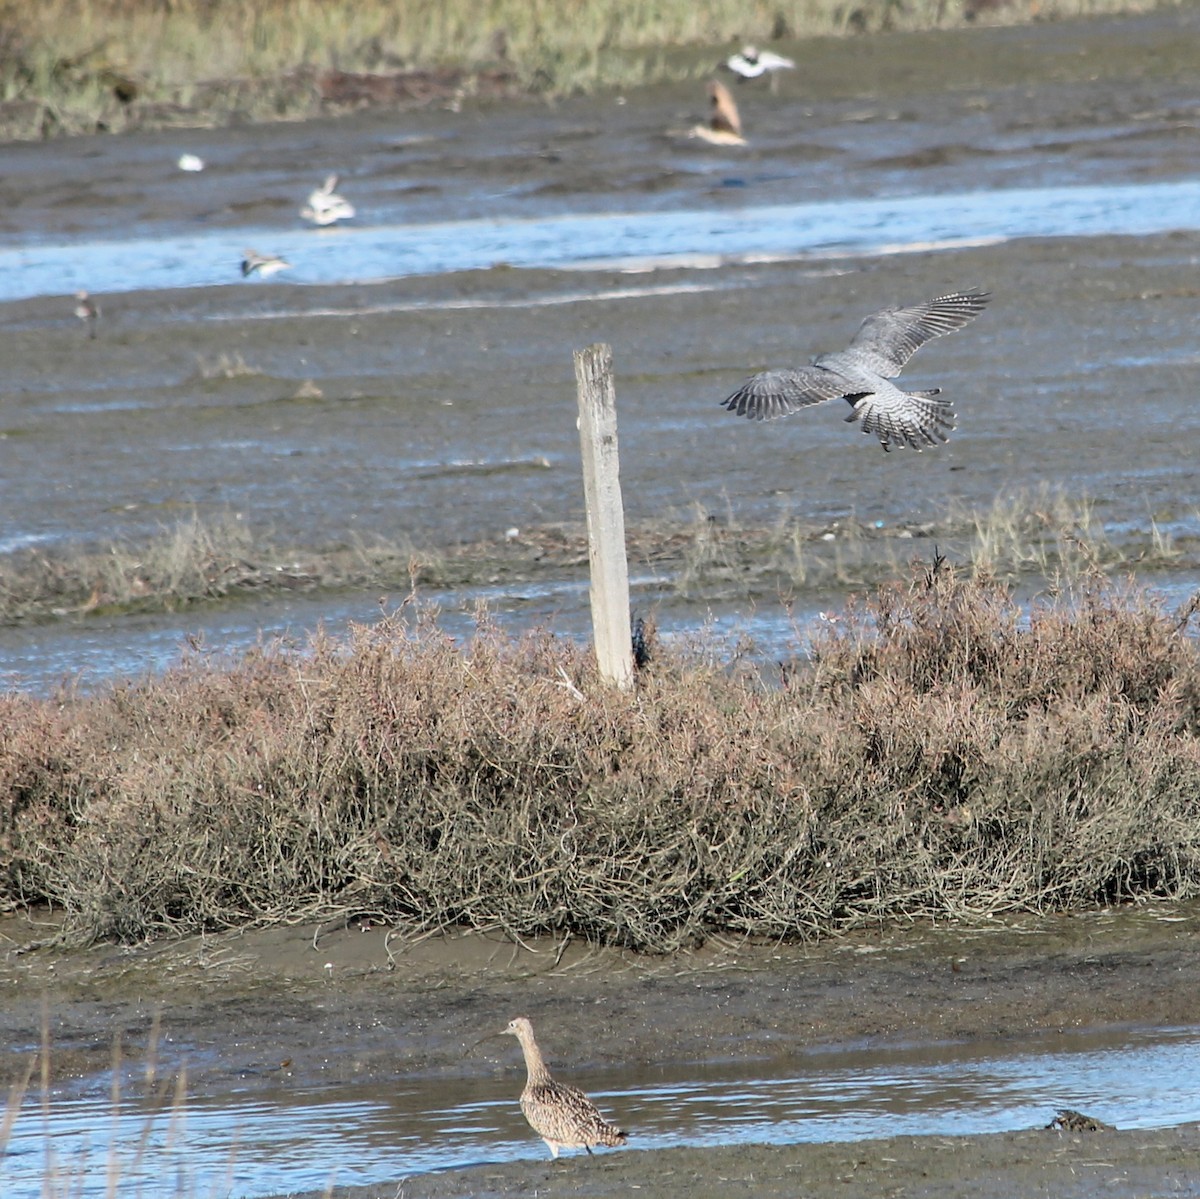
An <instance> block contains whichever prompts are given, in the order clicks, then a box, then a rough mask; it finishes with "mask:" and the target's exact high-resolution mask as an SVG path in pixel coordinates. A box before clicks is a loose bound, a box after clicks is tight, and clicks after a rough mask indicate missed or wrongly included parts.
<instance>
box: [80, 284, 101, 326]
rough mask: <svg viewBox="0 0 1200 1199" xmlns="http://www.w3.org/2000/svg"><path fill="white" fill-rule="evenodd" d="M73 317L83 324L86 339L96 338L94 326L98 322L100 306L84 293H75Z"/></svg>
mask: <svg viewBox="0 0 1200 1199" xmlns="http://www.w3.org/2000/svg"><path fill="white" fill-rule="evenodd" d="M75 315H76V316H77V317H79V319H80V320H81V321H82V322H83V324H84V327H85V328H86V329H87V331H88V337H90V338H94V337H95V336H96V324H97V322H98V321H99V320H100V305H99V304H97V303H96V301H95V300H93V299H92V297H91V296H89V295H88V294H87V292H86V291H77V292H76V293H75Z"/></svg>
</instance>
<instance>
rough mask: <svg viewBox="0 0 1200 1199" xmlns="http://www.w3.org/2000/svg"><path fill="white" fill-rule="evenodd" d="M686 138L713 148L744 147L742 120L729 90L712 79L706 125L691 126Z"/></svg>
mask: <svg viewBox="0 0 1200 1199" xmlns="http://www.w3.org/2000/svg"><path fill="white" fill-rule="evenodd" d="M688 137H698V138H700V140H701V141H706V142H711V143H712V144H713V145H714V146H744V145H745V144H746V139H745V138H744V137H743V136H742V118H741V117H740V116H739V115H738V109H737V105H736V104H735V103H734V102H733V97H732V96H731V95H730V94H729V89H728V88H727V87H726V86H725V85H724V84H723V83H718V82H717V80H715V79H713V80H711V81H710V82H709V84H708V124H707V125H693V126H692V128H691V129H689V130H688Z"/></svg>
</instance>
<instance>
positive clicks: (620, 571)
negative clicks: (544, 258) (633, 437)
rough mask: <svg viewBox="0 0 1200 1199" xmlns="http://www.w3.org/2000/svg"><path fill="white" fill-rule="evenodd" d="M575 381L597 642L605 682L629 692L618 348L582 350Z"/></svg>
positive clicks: (630, 664)
mask: <svg viewBox="0 0 1200 1199" xmlns="http://www.w3.org/2000/svg"><path fill="white" fill-rule="evenodd" d="M575 382H576V385H577V388H578V393H579V447H580V450H581V451H582V454H583V498H584V503H585V505H586V507H587V528H588V560H589V562H590V565H591V571H592V637H593V640H594V641H595V645H596V660H597V662H598V663H599V665H600V677H601V678H603V679H606V680H608V681H609V682H610V683H615V684H616V685H617V686H618V687H620V688H621V689H622V690H625V689H627V688H629V687H632V686H633V649H632V646H631V644H630V639H629V565H628V563H627V561H626V559H625V510H624V508H623V507H622V506H621V480H620V477H619V471H620V464H619V461H618V458H617V396H616V388H615V387H614V385H613V357H612V347H611V346H607V345H603V344H600V345H594V346H588V348H587V349H586V350H576V351H575Z"/></svg>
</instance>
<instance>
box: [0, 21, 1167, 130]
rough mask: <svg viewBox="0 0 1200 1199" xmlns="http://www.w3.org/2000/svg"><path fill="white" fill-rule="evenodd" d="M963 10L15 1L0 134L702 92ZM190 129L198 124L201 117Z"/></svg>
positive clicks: (4, 36) (7, 24) (0, 94)
mask: <svg viewBox="0 0 1200 1199" xmlns="http://www.w3.org/2000/svg"><path fill="white" fill-rule="evenodd" d="M975 7H976V8H979V9H980V11H981V12H983V13H984V14H985V15H986V19H987V20H989V21H1008V22H1013V21H1021V20H1029V19H1031V18H1033V17H1037V18H1038V19H1045V18H1053V17H1059V16H1074V15H1079V14H1086V13H1099V12H1113V11H1137V10H1139V9H1145V8H1149V7H1154V5H1153V4H1151V3H1147V0H1012V2H1011V3H1004V4H997V5H988V6H986V8H984V7H983V6H980V5H976V6H975ZM969 11H972V10H971V9H970V8H969V6H967V5H965V4H964V3H962V2H960V0H913V2H909V3H900V2H898V0H851V2H849V3H847V2H846V0H778V2H776V3H761V2H751V3H746V2H745V0H704V2H700V3H690V2H689V0H669V2H665V3H654V4H650V3H617V2H616V0H576V2H574V3H571V4H562V3H551V2H549V0H488V2H483V3H475V2H468V0H401V2H394V0H393V2H387V0H354V2H351V0H247V2H245V3H243V2H241V0H172V2H171V3H169V4H164V3H157V2H154V0H42V2H40V3H38V4H32V5H31V4H27V3H25V2H24V0H3V2H2V3H0V103H2V102H5V101H9V102H15V104H14V105H13V106H12V107H11V108H10V109H9V110H8V111H7V112H4V111H2V110H0V121H3V122H4V123H5V124H7V125H8V127H9V129H10V131H11V132H14V133H21V134H23V135H26V136H30V135H34V136H36V135H39V134H44V133H53V132H77V131H82V130H90V129H97V128H108V129H118V128H124V127H128V126H129V125H130V124H131V123H132V124H147V123H149V124H155V123H169V122H171V121H173V120H180V119H183V120H191V121H192V122H194V121H195V120H197V119H208V120H213V121H223V120H227V119H229V118H230V117H232V116H234V115H237V116H238V117H240V118H243V119H244V118H246V117H250V118H252V119H271V118H278V117H280V116H304V115H311V114H313V113H315V112H316V111H318V109H319V100H318V99H317V96H316V88H315V86H314V83H315V80H316V76H317V74H318V73H319V72H321V71H325V70H327V69H330V68H334V69H338V70H344V71H352V72H379V73H389V72H396V71H402V70H411V69H445V68H450V69H453V70H455V71H459V72H462V76H461V79H460V80H459V81H458V83H457V85H456V86H455V87H454V90H455V92H456V94H457V95H458V96H459V98H461V97H462V96H466V95H470V94H471V92H472V91H473V89H474V87H475V86H476V85H477V82H478V79H479V75H478V72H480V71H487V70H494V69H497V68H499V69H501V70H502V71H504V72H505V73H507V76H508V77H510V78H511V81H512V84H513V85H514V86H515V87H517V88H520V89H525V90H535V91H543V92H548V93H552V94H563V93H567V92H572V91H578V90H581V89H593V88H599V87H606V86H631V85H634V84H638V83H645V82H653V81H660V80H664V79H668V78H676V79H678V78H683V77H695V76H696V75H698V74H701V73H705V72H707V71H710V70H711V61H706V62H705V63H704V64H700V63H699V62H695V61H692V62H689V61H687V60H686V59H683V58H680V57H679V56H678V55H675V54H672V51H674V50H677V49H679V48H686V47H701V46H703V47H720V46H728V45H732V44H734V43H736V42H739V41H745V40H753V41H758V42H767V41H771V40H773V39H780V38H786V39H799V38H806V37H813V36H817V35H825V34H842V33H847V32H856V33H861V32H867V31H878V30H895V29H928V28H935V27H943V26H948V25H956V24H962V23H963V21H964V19H966V18H965V16H964V13H966V12H969ZM189 114H190V115H189Z"/></svg>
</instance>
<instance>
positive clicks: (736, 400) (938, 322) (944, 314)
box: [722, 291, 991, 450]
mask: <svg viewBox="0 0 1200 1199" xmlns="http://www.w3.org/2000/svg"><path fill="white" fill-rule="evenodd" d="M990 299H991V296H990V295H989V293H987V292H986V291H964V292H955V293H953V294H952V295H948V296H939V297H938V298H937V299H936V300H930V301H929V302H928V303H927V304H915V305H914V306H913V307H911V308H885V309H884V310H883V311H882V312H876V313H875V314H874V315H873V316H869V317H867V319H866V320H865V321H863V323H862V327H861V328H860V329H859V331H858V332H857V333H856V334H855V335H854V340H853V341H852V342H851V343H850V345H849V346H848V347H847V348H846V349H844V350H836V351H835V352H833V353H832V354H821V355H819V356H818V357H816V358H814V359H813V361H812V365H811V366H801V367H797V368H796V369H794V370H775V371H762V372H761V373H760V374H757V375H755V376H754V377H753V378H751V379H747V380H746V382H745V383H744V384H743V385H742V386H741V387H740V388H738V390H737V391H735V392H734V393H733V395H731V396H730V397H729V399H727V400H725V401H724V403H723V405H722V406H723V407H725V408H728V409H729V411H730V412H736V413H737V414H738V416H745V417H749V419H750V420H774V419H775V418H776V417H777V416H788V415H790V414H791V413H793V412H795V411H796V409H797V408H807V407H808V406H809V405H810V404H821V403H824V402H825V401H826V400H836V399H838V397H841V398H842V399H844V400H845V401H846V402H847V403H848V404H849V405H850V407H851V408H852V409H853V411H852V412H851V413H850V415H849V416H848V417H846V421H847V423H849V424H853V423H854V422H855V421H859V422H861V424H862V431H863V432H864V433H874V434H875V435H876V436H877V437H878V438H879V442H880V444H881V445H882V446H883V448H884V449H885V450H890V449H891V448H892V447H893V446H910V447H911V448H912V449H915V450H920V449H922V448H923V447H924V446H927V445H937V444H938V442H940V441H945V440H946V439H947V437H948V435H949V431H950V430H951V429H953V428H954V408H953V405H952V403H951V402H950V401H949V400H941V399H937V398H936V397H937V396H938V395H939V394H940V388H937V387H934V388H931V389H930V390H928V391H901V390H900V388H899V387H897V386H896V385H895V384H894V383H892V382H890V380H892V379H894V378H896V376H897V375H899V374H900V372H901V371H902V370H903V369H904V364H905V363H906V362H907V361H908V360H909V359H910V358H911V357H912V356H913V355H914V354H915V353H916V352H917V351H918V350H919V349H920V348H921V347H922V346H923V345H924V344H925V343H926V342H927V341H930V340H932V339H933V338H935V337H941V336H942V335H943V334H945V333H953V332H954V330H955V329H961V328H962V327H963V325H965V324H967V322H968V321H971V320H974V319H975V317H977V316H978V315H979V314H980V313H981V312H982V311H983V309H984V307H985V305H986V304H987V302H988V300H990Z"/></svg>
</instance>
